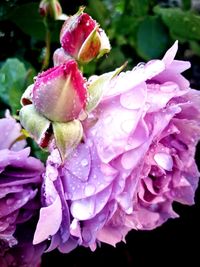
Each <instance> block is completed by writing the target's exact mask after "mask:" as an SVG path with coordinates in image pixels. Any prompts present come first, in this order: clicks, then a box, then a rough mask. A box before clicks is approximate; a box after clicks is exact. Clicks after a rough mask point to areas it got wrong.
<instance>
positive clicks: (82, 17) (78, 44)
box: [60, 8, 110, 63]
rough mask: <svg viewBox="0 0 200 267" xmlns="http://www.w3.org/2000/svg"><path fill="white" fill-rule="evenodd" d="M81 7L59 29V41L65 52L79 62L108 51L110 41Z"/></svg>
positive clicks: (89, 59)
mask: <svg viewBox="0 0 200 267" xmlns="http://www.w3.org/2000/svg"><path fill="white" fill-rule="evenodd" d="M83 10H84V8H81V9H80V10H79V11H78V12H77V13H76V14H75V15H74V16H71V17H69V18H68V19H67V20H66V21H65V23H64V25H63V27H62V30H61V33H60V42H61V45H62V47H63V49H64V50H65V52H66V53H67V54H69V55H70V56H72V57H74V58H75V59H76V60H77V61H79V62H80V63H87V62H89V61H91V60H92V59H94V58H96V57H99V56H102V55H103V54H105V53H108V52H109V51H110V43H109V40H108V37H107V36H106V34H105V32H104V31H103V30H102V29H100V28H99V25H98V24H97V22H96V21H95V20H93V19H92V18H91V17H90V16H89V15H88V14H86V13H83Z"/></svg>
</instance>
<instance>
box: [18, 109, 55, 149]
mask: <svg viewBox="0 0 200 267" xmlns="http://www.w3.org/2000/svg"><path fill="white" fill-rule="evenodd" d="M19 118H20V122H21V124H22V126H23V127H24V128H25V130H26V131H27V132H28V133H29V134H30V136H31V137H33V138H34V139H35V141H36V142H37V143H38V144H39V145H40V144H41V142H42V140H43V139H44V137H45V133H46V132H47V130H48V129H49V127H50V121H49V120H48V119H46V118H45V117H43V116H42V115H40V114H39V113H38V112H37V111H36V110H35V108H34V106H33V105H26V106H24V107H22V109H21V110H20V112H19Z"/></svg>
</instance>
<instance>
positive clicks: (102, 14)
mask: <svg viewBox="0 0 200 267" xmlns="http://www.w3.org/2000/svg"><path fill="white" fill-rule="evenodd" d="M88 2H89V5H88V7H87V8H86V12H88V13H89V14H90V15H91V16H92V17H94V19H96V20H97V21H98V23H99V24H100V25H101V27H102V28H105V26H106V21H105V18H109V12H108V10H107V8H106V6H105V4H104V3H103V2H102V1H100V0H95V1H94V0H88Z"/></svg>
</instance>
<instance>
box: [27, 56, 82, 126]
mask: <svg viewBox="0 0 200 267" xmlns="http://www.w3.org/2000/svg"><path fill="white" fill-rule="evenodd" d="M32 99H33V104H34V106H35V108H36V110H37V111H38V112H39V113H40V114H41V115H43V116H44V117H46V118H47V119H49V120H50V121H57V122H68V121H71V120H73V119H76V118H78V116H79V114H80V112H81V111H82V110H83V109H85V106H86V100H87V90H86V81H85V79H84V78H83V76H82V74H81V72H80V71H79V69H78V66H77V63H76V62H75V61H74V60H69V61H67V62H66V63H64V64H62V65H59V66H56V67H54V68H51V69H49V70H47V71H45V72H43V73H41V74H39V75H38V77H37V78H36V82H35V84H34V88H33V97H32Z"/></svg>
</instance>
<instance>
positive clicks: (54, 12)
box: [39, 0, 62, 19]
mask: <svg viewBox="0 0 200 267" xmlns="http://www.w3.org/2000/svg"><path fill="white" fill-rule="evenodd" d="M39 12H40V15H41V16H42V17H50V18H53V19H58V18H59V17H60V16H61V15H62V8H61V5H60V3H59V2H58V0H42V1H41V2H40V6H39Z"/></svg>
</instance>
